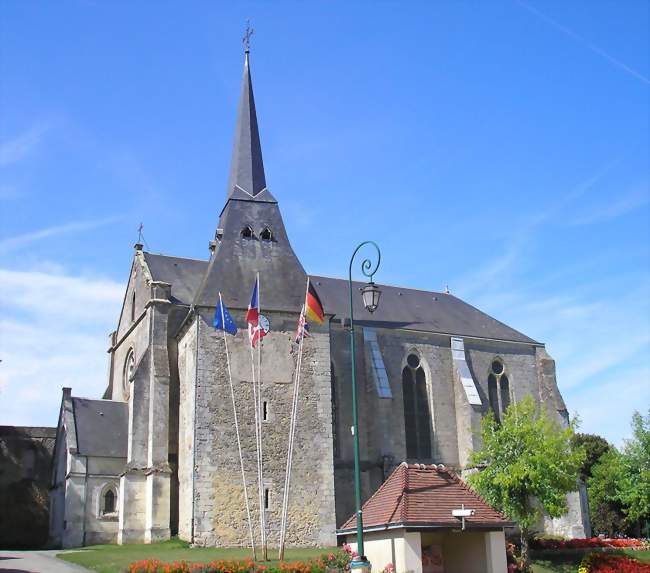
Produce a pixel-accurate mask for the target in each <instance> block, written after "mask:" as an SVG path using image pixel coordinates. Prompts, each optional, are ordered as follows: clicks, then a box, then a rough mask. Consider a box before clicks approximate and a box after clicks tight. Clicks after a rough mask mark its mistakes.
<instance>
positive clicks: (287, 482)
mask: <svg viewBox="0 0 650 573" xmlns="http://www.w3.org/2000/svg"><path fill="white" fill-rule="evenodd" d="M308 292H309V277H307V287H306V289H305V303H303V305H302V309H301V311H300V318H299V319H298V325H299V327H300V346H299V349H298V360H297V362H296V375H295V377H294V384H293V400H292V403H291V422H290V425H289V443H288V446H287V467H286V470H285V474H284V492H283V497H282V520H281V524H280V551H279V555H278V559H280V560H283V559H284V543H285V537H286V529H287V513H288V511H289V490H290V487H291V466H292V463H293V444H294V438H295V434H296V425H297V414H298V395H299V392H300V372H301V369H302V348H303V341H304V340H305V322H306V320H307V319H306V317H305V310H306V302H307V293H308Z"/></svg>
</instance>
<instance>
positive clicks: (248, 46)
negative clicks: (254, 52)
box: [242, 20, 255, 54]
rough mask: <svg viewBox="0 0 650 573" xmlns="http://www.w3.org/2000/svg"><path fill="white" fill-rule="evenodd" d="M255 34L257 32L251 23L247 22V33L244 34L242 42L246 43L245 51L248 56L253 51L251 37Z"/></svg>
mask: <svg viewBox="0 0 650 573" xmlns="http://www.w3.org/2000/svg"><path fill="white" fill-rule="evenodd" d="M254 33H255V30H253V28H251V21H250V20H246V31H245V32H244V37H243V38H242V42H243V43H244V51H245V52H246V53H247V54H248V52H250V51H251V36H252V35H253V34H254Z"/></svg>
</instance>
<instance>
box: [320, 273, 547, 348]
mask: <svg viewBox="0 0 650 573" xmlns="http://www.w3.org/2000/svg"><path fill="white" fill-rule="evenodd" d="M311 280H312V281H313V283H314V286H315V287H316V290H317V291H318V294H319V295H320V298H321V300H322V301H323V306H324V307H325V312H326V313H327V314H334V315H336V316H338V317H347V316H348V315H349V304H350V303H349V300H348V282H347V280H344V279H335V278H331V277H320V276H312V277H311ZM364 284H365V283H356V282H355V283H353V288H354V289H355V290H357V289H358V288H361V287H362V286H364ZM378 286H379V287H380V288H381V291H382V295H381V304H380V305H379V308H378V309H377V310H376V311H375V312H374V313H373V314H369V313H368V312H367V311H366V310H365V309H364V308H363V301H362V298H361V296H355V297H354V305H355V306H354V320H355V323H356V322H358V323H359V324H362V325H363V324H366V325H368V326H375V327H378V328H381V327H385V328H409V329H411V330H421V331H424V332H437V333H440V334H450V335H457V336H472V337H477V338H488V339H494V340H507V341H514V342H524V343H529V344H539V343H537V342H536V341H535V340H533V339H532V338H529V337H528V336H526V335H525V334H522V333H521V332H519V331H517V330H515V329H514V328H510V327H509V326H507V325H506V324H504V323H502V322H499V321H498V320H496V319H494V318H492V317H491V316H489V315H487V314H485V313H484V312H481V311H480V310H478V309H477V308H475V307H473V306H472V305H470V304H467V303H466V302H464V301H462V300H461V299H459V298H456V297H455V296H453V295H451V294H447V293H439V292H431V291H424V290H415V289H409V288H401V287H394V286H384V285H379V284H378Z"/></svg>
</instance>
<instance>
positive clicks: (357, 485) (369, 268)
mask: <svg viewBox="0 0 650 573" xmlns="http://www.w3.org/2000/svg"><path fill="white" fill-rule="evenodd" d="M365 245H372V246H373V247H375V250H376V251H377V262H376V263H375V264H374V265H373V263H372V261H371V260H370V259H364V260H363V261H362V262H361V272H362V273H363V274H364V275H365V276H366V277H368V278H369V279H370V282H372V277H373V276H374V274H375V273H376V272H377V269H378V268H379V263H381V251H380V250H379V247H378V246H377V243H375V242H374V241H364V242H363V243H360V244H359V245H358V246H357V248H356V249H355V250H354V252H353V253H352V257H351V258H350V265H349V268H348V294H349V297H350V358H351V361H352V432H353V436H352V438H353V443H354V495H355V501H356V510H357V552H358V553H359V559H364V560H365V557H364V551H363V514H362V511H361V460H360V447H359V413H358V404H357V402H358V401H357V376H356V370H357V360H356V348H355V340H354V305H353V302H354V301H353V298H352V265H353V264H354V258H355V257H356V255H357V253H358V252H359V250H360V249H361V248H362V247H364V246H365Z"/></svg>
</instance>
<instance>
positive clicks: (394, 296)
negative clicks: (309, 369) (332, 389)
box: [144, 252, 540, 344]
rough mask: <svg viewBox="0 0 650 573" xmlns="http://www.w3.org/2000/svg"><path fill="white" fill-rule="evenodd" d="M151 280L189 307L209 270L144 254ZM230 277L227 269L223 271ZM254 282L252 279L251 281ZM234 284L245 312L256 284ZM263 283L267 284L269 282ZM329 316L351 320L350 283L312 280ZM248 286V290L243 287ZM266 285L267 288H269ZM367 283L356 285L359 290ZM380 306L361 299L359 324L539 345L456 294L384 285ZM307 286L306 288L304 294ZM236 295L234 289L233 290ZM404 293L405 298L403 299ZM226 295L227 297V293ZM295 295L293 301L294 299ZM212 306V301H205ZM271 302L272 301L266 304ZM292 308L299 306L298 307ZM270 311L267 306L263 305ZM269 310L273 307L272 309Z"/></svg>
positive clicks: (233, 297)
mask: <svg viewBox="0 0 650 573" xmlns="http://www.w3.org/2000/svg"><path fill="white" fill-rule="evenodd" d="M144 256H145V260H146V261H147V265H148V266H149V270H150V272H151V275H152V278H153V279H154V280H158V281H164V282H168V283H171V285H172V296H173V297H174V298H176V300H177V301H178V302H181V303H183V304H190V303H191V301H192V299H193V297H194V296H195V295H194V292H195V291H196V289H197V288H198V287H199V285H200V283H201V281H202V279H203V277H204V275H205V273H206V269H207V267H208V262H207V261H199V260H196V259H184V258H181V257H170V256H166V255H156V254H153V253H147V252H145V253H144ZM223 272H224V273H225V269H224V270H223ZM247 278H249V279H250V278H251V277H247ZM237 279H238V280H239V281H242V282H239V283H238V284H235V283H237V281H229V282H231V285H232V287H233V288H235V287H237V291H238V292H234V291H233V292H232V293H230V292H229V295H230V296H229V297H228V298H227V299H226V300H227V304H228V305H229V306H231V307H232V308H246V305H247V304H248V301H249V299H250V288H251V285H252V282H251V281H250V280H249V281H248V282H251V285H249V284H248V283H245V284H243V281H244V278H243V277H237ZM275 279H276V281H280V282H285V281H286V280H287V277H286V275H281V276H276V277H275ZM262 280H263V281H264V282H266V280H265V277H262ZM311 280H312V282H313V283H314V286H315V287H316V289H317V291H318V294H319V295H320V298H321V300H322V301H323V306H324V307H325V312H326V313H327V314H331V315H335V316H336V317H337V318H345V317H347V316H348V284H347V281H346V280H344V279H335V278H331V277H323V276H318V275H312V276H311ZM242 284H243V286H241V285H242ZM264 286H266V285H264ZM361 286H363V283H354V288H355V289H356V288H360V287H361ZM380 287H381V290H382V300H381V305H380V306H379V308H378V309H377V311H376V312H374V313H373V314H369V313H368V312H366V310H365V309H364V308H363V302H362V300H361V297H360V296H359V297H355V299H354V304H355V308H354V312H355V321H356V322H358V323H359V324H360V325H367V326H374V327H378V328H381V327H384V328H409V329H411V330H418V331H422V332H436V333H440V334H449V335H452V336H472V337H477V338H487V339H491V340H505V341H512V342H522V343H526V344H540V343H539V342H536V341H535V340H533V339H532V338H529V337H528V336H526V335H525V334H522V333H521V332H519V331H517V330H515V329H514V328H511V327H509V326H508V325H506V324H504V323H502V322H500V321H498V320H496V319H494V318H492V317H491V316H489V315H487V314H485V313H484V312H481V311H480V310H478V309H477V308H475V307H473V306H471V305H470V304H467V303H466V302H464V301H462V300H461V299H459V298H456V297H455V296H453V295H451V294H446V293H439V292H431V291H423V290H415V289H409V288H400V287H394V286H384V285H380ZM302 288H303V287H302V286H301V289H302ZM230 290H231V289H230ZM400 293H401V294H400ZM224 296H225V294H224ZM293 298H295V296H293V297H292V299H293ZM206 302H207V299H206ZM266 302H267V303H268V302H269V301H268V299H267V301H266ZM285 302H286V304H283V305H282V307H281V308H274V309H273V310H290V309H295V311H296V312H298V310H299V308H298V307H299V306H300V301H297V302H296V301H295V300H291V301H285ZM290 303H294V304H293V306H292V305H291V304H290ZM264 306H266V305H264ZM267 308H270V307H269V306H267Z"/></svg>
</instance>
